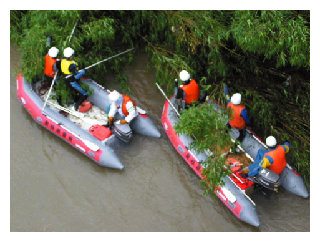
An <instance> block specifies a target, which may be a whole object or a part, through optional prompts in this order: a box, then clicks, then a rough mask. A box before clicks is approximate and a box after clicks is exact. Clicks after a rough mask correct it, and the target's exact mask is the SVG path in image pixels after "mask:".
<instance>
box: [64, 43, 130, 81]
mask: <svg viewBox="0 0 320 242" xmlns="http://www.w3.org/2000/svg"><path fill="white" fill-rule="evenodd" d="M133 49H134V48H132V49H130V50H126V51H124V52H121V53H120V54H117V55H114V56H111V57H109V58H107V59H104V60H102V61H99V62H97V63H95V64H93V65H91V66H88V67H86V68H84V69H85V70H87V69H89V68H91V67H93V66H96V65H98V64H100V63H102V62H105V61H107V60H110V59H112V58H114V57H117V56H119V55H122V54H124V53H127V52H129V51H131V50H133ZM71 76H72V75H68V76H66V79H67V78H69V77H71Z"/></svg>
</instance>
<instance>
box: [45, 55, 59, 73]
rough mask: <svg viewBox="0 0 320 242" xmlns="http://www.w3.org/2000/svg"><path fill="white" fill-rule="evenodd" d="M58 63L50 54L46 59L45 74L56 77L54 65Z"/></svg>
mask: <svg viewBox="0 0 320 242" xmlns="http://www.w3.org/2000/svg"><path fill="white" fill-rule="evenodd" d="M56 62H57V60H56V59H54V58H52V57H50V56H49V55H48V54H47V55H46V57H45V58H44V74H46V75H47V76H49V77H54V70H53V65H54V64H55V63H56Z"/></svg>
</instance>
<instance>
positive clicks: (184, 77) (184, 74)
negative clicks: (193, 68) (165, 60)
mask: <svg viewBox="0 0 320 242" xmlns="http://www.w3.org/2000/svg"><path fill="white" fill-rule="evenodd" d="M180 79H181V81H183V82H185V81H188V80H189V79H190V74H189V73H188V72H187V71H185V70H183V71H181V72H180Z"/></svg>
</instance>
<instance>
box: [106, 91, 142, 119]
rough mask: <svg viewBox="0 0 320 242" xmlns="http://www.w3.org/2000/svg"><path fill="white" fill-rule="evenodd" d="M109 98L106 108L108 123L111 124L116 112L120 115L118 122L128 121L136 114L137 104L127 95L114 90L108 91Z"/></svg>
mask: <svg viewBox="0 0 320 242" xmlns="http://www.w3.org/2000/svg"><path fill="white" fill-rule="evenodd" d="M109 100H110V101H111V104H110V105H109V106H108V108H107V114H108V116H109V125H111V124H113V122H114V116H115V115H116V113H119V114H120V116H121V120H120V124H126V123H130V122H131V121H132V120H133V119H134V118H135V117H137V116H138V110H137V105H136V103H135V101H133V100H132V99H131V98H130V97H129V96H127V95H124V94H120V93H119V92H117V91H116V90H114V91H113V92H110V94H109Z"/></svg>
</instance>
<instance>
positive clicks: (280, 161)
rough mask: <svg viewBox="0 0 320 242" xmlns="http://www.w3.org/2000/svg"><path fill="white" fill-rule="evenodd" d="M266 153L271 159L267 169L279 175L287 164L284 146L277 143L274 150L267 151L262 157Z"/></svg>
mask: <svg viewBox="0 0 320 242" xmlns="http://www.w3.org/2000/svg"><path fill="white" fill-rule="evenodd" d="M267 155H269V156H271V157H272V159H273V164H271V166H269V167H268V169H270V170H271V171H273V172H275V173H277V174H278V175H279V174H280V173H281V172H282V171H283V169H284V168H285V166H286V165H287V160H286V152H285V150H284V148H283V147H282V146H280V145H278V147H277V148H276V149H275V150H272V151H269V152H268V153H266V154H264V157H266V156H267Z"/></svg>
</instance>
